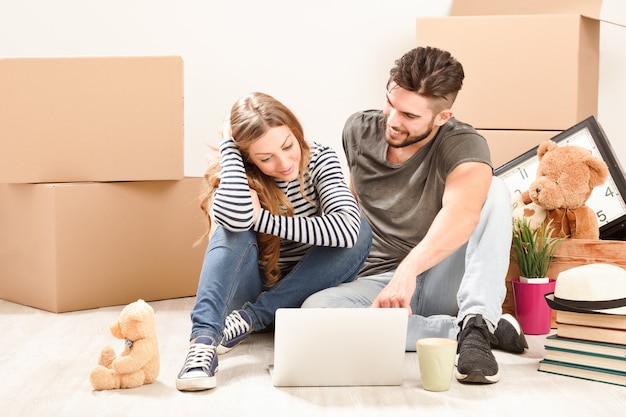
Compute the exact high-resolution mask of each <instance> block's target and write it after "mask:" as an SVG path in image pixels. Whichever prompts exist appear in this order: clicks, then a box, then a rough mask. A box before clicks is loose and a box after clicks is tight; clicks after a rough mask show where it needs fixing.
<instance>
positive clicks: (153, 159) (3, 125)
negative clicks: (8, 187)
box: [0, 56, 184, 183]
mask: <svg viewBox="0 0 626 417" xmlns="http://www.w3.org/2000/svg"><path fill="white" fill-rule="evenodd" d="M183 151H184V143H183V67H182V59H181V58H180V57H174V56H165V57H93V58H92V57H86V58H7V59H0V182H3V183H42V182H79V181H140V180H179V179H182V178H183V176H184V172H183V164H184V161H183V160H184V156H183Z"/></svg>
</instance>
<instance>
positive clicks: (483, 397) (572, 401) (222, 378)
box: [0, 298, 626, 417]
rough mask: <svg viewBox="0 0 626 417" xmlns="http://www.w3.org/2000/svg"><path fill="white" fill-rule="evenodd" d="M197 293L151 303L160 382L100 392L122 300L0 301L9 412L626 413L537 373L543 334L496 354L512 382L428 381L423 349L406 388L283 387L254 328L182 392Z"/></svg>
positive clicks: (604, 394)
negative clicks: (74, 304) (81, 303)
mask: <svg viewBox="0 0 626 417" xmlns="http://www.w3.org/2000/svg"><path fill="white" fill-rule="evenodd" d="M193 302H194V299H193V298H182V299H174V300H165V301H158V302H152V303H150V304H151V305H152V306H153V307H154V309H155V311H156V320H157V332H158V337H159V345H160V352H161V374H160V376H159V378H158V380H157V382H155V383H154V384H151V385H146V386H143V387H140V388H135V389H130V390H115V391H102V392H95V391H93V390H92V388H91V385H90V384H89V381H88V374H89V371H90V369H91V368H92V367H93V366H94V365H95V363H96V359H97V357H98V353H99V352H100V349H101V348H102V347H104V346H106V345H111V346H112V347H113V348H114V349H115V350H116V351H118V352H119V351H120V350H121V349H122V342H121V341H119V340H117V339H114V338H113V337H112V336H111V335H110V334H109V331H108V325H109V323H110V322H112V321H113V320H115V319H116V318H117V316H118V314H119V312H120V311H121V309H122V306H117V307H107V308H101V309H96V310H87V311H79V312H72V313H63V314H54V313H49V312H45V311H41V310H37V309H34V308H29V307H25V306H21V305H18V304H14V303H10V302H7V301H3V300H0V329H1V334H0V377H1V378H2V382H1V388H0V415H2V416H4V417H14V416H15V417H28V416H46V417H49V416H54V417H71V416H76V417H96V416H111V417H121V416H134V417H140V416H151V417H152V416H167V417H173V416H208V417H229V416H236V417H246V416H255V417H257V416H258V417H264V416H271V417H281V416H285V417H286V416H289V417H303V416H350V417H352V416H371V417H385V416H393V417H403V416H412V417H415V416H420V415H421V416H429V417H431V416H481V417H482V416H523V417H539V416H550V417H556V416H568V417H572V416H603V417H604V416H621V415H624V412H625V410H626V388H625V387H619V386H614V385H608V384H603V383H598V382H591V381H584V380H579V379H575V378H569V377H563V376H558V375H550V374H545V373H541V372H538V371H537V362H538V361H539V359H540V358H541V357H542V355H543V337H542V336H533V337H529V342H530V344H531V348H530V350H529V351H528V352H527V353H525V354H523V355H512V354H506V353H503V352H496V357H497V359H498V361H499V363H500V367H501V373H502V380H501V381H500V382H499V383H497V384H494V385H488V386H467V385H461V384H459V383H458V382H456V381H453V383H452V387H451V389H450V391H448V392H443V393H431V392H427V391H424V390H423V389H422V387H421V383H420V377H419V370H418V365H417V360H416V355H415V353H411V352H408V353H406V365H405V374H404V377H405V378H404V383H403V385H402V386H399V387H333V388H314V387H313V388H275V387H274V386H273V385H272V384H271V381H270V376H269V372H268V368H267V367H268V364H270V363H272V360H273V344H272V335H271V334H259V335H252V336H251V337H250V338H249V339H248V340H246V341H245V342H244V343H243V344H242V345H241V346H240V347H237V348H236V349H234V350H233V351H231V352H230V353H228V354H227V355H224V356H221V357H220V372H219V373H218V376H217V380H218V386H217V388H216V389H214V390H211V391H204V392H199V393H182V392H178V391H177V390H176V388H175V385H174V379H175V376H176V374H177V373H178V370H179V369H180V366H181V365H182V363H183V360H184V356H185V352H186V348H187V338H188V335H189V330H190V321H189V311H190V310H191V307H192V306H193Z"/></svg>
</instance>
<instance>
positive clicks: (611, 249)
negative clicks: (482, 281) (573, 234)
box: [502, 239, 626, 327]
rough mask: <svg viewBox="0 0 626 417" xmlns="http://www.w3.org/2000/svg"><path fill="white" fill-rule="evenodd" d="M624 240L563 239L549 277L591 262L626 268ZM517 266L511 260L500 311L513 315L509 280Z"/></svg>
mask: <svg viewBox="0 0 626 417" xmlns="http://www.w3.org/2000/svg"><path fill="white" fill-rule="evenodd" d="M625 255H626V242H622V241H615V240H588V239H565V240H564V241H563V243H561V246H559V249H558V250H557V252H556V254H555V256H554V260H553V261H552V264H551V265H550V269H548V276H549V277H550V278H554V279H558V275H559V273H561V272H563V271H566V270H568V269H570V268H574V267H576V266H581V265H587V264H591V263H609V264H613V265H617V266H619V267H622V268H626V256H625ZM519 275H520V272H519V267H518V266H517V265H516V264H515V263H514V262H511V263H510V265H509V271H508V273H507V276H506V288H507V293H506V298H505V300H504V304H503V305H502V312H503V313H509V314H513V315H515V303H514V298H513V285H512V284H511V280H512V279H513V278H517V277H519ZM555 320H556V312H553V314H552V327H555Z"/></svg>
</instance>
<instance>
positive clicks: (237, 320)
mask: <svg viewBox="0 0 626 417" xmlns="http://www.w3.org/2000/svg"><path fill="white" fill-rule="evenodd" d="M225 324H226V325H225V326H224V335H223V336H224V339H225V340H232V339H234V338H235V337H237V336H239V335H241V334H244V333H246V332H247V331H248V330H250V325H249V324H248V323H247V322H246V321H245V320H244V319H243V318H241V316H240V315H239V313H231V314H229V315H228V316H227V317H226V323H225Z"/></svg>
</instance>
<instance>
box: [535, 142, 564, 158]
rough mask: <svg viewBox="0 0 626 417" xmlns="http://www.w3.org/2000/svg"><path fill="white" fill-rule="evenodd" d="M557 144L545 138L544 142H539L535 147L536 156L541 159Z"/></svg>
mask: <svg viewBox="0 0 626 417" xmlns="http://www.w3.org/2000/svg"><path fill="white" fill-rule="evenodd" d="M558 146H559V145H557V144H556V142H554V141H552V140H546V141H545V142H542V143H540V144H539V147H538V148H537V156H538V157H539V159H540V160H541V158H543V156H544V155H545V154H546V153H547V152H549V151H553V150H555V149H556V148H557V147H558Z"/></svg>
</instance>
